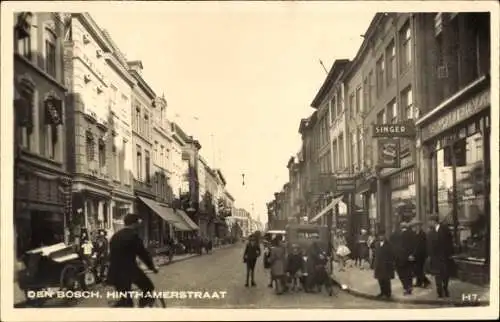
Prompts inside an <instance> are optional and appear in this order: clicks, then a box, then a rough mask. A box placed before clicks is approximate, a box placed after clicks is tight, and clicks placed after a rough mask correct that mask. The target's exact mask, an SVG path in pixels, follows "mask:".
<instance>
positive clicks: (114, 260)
mask: <svg viewBox="0 0 500 322" xmlns="http://www.w3.org/2000/svg"><path fill="white" fill-rule="evenodd" d="M124 224H125V227H124V228H123V229H121V230H120V231H118V232H117V233H116V234H114V235H113V237H112V238H111V241H110V243H109V244H110V247H109V248H110V254H109V257H110V261H109V273H108V283H109V284H110V285H113V286H114V287H115V288H116V290H117V291H118V292H129V291H130V290H131V288H132V284H135V285H137V286H138V287H139V288H140V289H141V290H142V291H143V292H148V291H149V292H151V291H153V290H154V285H153V282H152V281H151V280H150V279H149V277H147V275H146V274H145V273H144V272H143V271H142V270H141V269H140V268H139V266H138V265H137V261H136V257H139V258H140V259H141V260H142V261H143V262H144V264H146V265H147V266H148V268H149V269H150V270H152V271H153V272H155V273H157V272H158V270H157V269H156V267H155V265H154V264H153V259H152V258H151V255H150V254H149V253H148V251H147V250H146V248H145V247H144V244H143V242H142V240H141V238H140V237H139V234H138V228H139V227H140V224H141V219H140V217H139V216H138V215H136V214H128V215H126V216H125V218H124ZM127 294H129V293H127ZM147 301H148V299H147V298H141V299H140V303H139V305H140V306H144V305H146V302H147ZM115 306H116V307H133V306H134V303H133V301H132V298H131V297H130V296H127V297H123V298H120V300H119V301H118V302H117V303H116V305H115Z"/></svg>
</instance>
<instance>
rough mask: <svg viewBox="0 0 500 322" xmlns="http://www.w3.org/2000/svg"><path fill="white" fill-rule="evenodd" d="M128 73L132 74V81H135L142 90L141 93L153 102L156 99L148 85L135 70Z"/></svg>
mask: <svg viewBox="0 0 500 322" xmlns="http://www.w3.org/2000/svg"><path fill="white" fill-rule="evenodd" d="M129 73H130V74H132V76H133V77H134V79H135V80H136V81H137V85H139V87H140V88H141V89H142V91H143V92H144V93H145V94H146V95H147V96H148V98H149V99H151V100H153V99H155V98H156V93H155V92H154V91H153V89H152V88H151V87H150V86H149V85H148V83H147V82H146V81H145V80H144V78H142V76H141V75H139V73H138V72H136V71H135V70H129ZM151 103H152V102H151Z"/></svg>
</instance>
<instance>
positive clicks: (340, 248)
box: [336, 233, 351, 271]
mask: <svg viewBox="0 0 500 322" xmlns="http://www.w3.org/2000/svg"><path fill="white" fill-rule="evenodd" d="M350 253H351V251H350V250H349V248H348V247H347V241H346V239H345V237H344V235H343V234H342V233H339V235H338V236H337V251H336V255H337V258H338V259H339V266H340V269H339V270H340V271H345V264H346V260H347V256H349V254H350Z"/></svg>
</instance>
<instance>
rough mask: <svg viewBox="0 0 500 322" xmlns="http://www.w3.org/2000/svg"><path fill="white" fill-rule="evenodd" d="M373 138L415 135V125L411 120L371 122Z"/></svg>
mask: <svg viewBox="0 0 500 322" xmlns="http://www.w3.org/2000/svg"><path fill="white" fill-rule="evenodd" d="M372 133H373V137H374V138H401V137H409V138H411V137H415V133H416V131H415V126H414V124H413V123H411V122H407V123H400V124H373V132H372Z"/></svg>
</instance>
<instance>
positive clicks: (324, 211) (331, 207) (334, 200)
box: [309, 197, 343, 222]
mask: <svg viewBox="0 0 500 322" xmlns="http://www.w3.org/2000/svg"><path fill="white" fill-rule="evenodd" d="M342 198H343V197H338V198H335V199H333V201H332V202H330V204H329V205H328V206H326V207H325V208H324V209H323V210H321V212H320V213H319V214H317V215H316V216H314V218H313V219H311V220H309V221H310V222H315V221H316V220H318V219H319V218H321V217H322V216H323V215H324V214H326V213H327V212H328V211H329V210H331V209H333V207H335V205H336V204H338V203H339V202H340V201H341V200H342Z"/></svg>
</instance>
